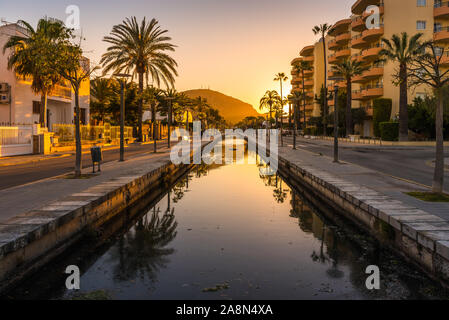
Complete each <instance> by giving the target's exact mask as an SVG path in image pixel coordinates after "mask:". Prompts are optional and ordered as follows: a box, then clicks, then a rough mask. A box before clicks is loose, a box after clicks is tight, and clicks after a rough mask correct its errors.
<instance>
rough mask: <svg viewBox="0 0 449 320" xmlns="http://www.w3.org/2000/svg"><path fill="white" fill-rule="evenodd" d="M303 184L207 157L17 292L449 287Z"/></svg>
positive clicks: (393, 292) (337, 294)
mask: <svg viewBox="0 0 449 320" xmlns="http://www.w3.org/2000/svg"><path fill="white" fill-rule="evenodd" d="M300 192H301V191H295V190H292V189H291V188H290V187H289V186H288V185H287V184H286V183H285V182H284V181H283V179H282V178H281V177H280V176H273V177H267V176H261V175H260V172H259V168H258V166H257V165H250V164H244V165H242V164H230V165H211V166H207V165H201V166H197V167H195V168H193V169H192V171H191V172H189V174H188V175H186V176H184V177H182V178H181V179H180V180H179V181H178V182H177V183H176V185H175V186H173V187H172V188H170V190H169V191H168V193H166V194H165V196H164V197H163V198H162V199H160V200H159V201H158V202H157V203H156V204H155V205H154V204H152V205H150V206H149V207H147V208H145V209H144V210H142V211H141V213H140V215H139V216H138V217H137V218H135V219H134V220H133V221H132V223H131V224H130V225H129V226H127V227H125V228H122V230H121V231H119V232H115V233H114V234H113V235H110V236H108V239H107V241H106V242H104V243H102V245H100V246H94V245H91V244H87V245H85V246H84V247H82V248H80V249H78V250H79V251H76V250H77V249H74V250H75V251H72V252H71V253H70V254H69V255H68V256H66V257H65V258H61V259H59V260H58V261H56V262H54V263H53V264H51V265H49V266H47V267H46V268H45V269H44V270H43V271H41V272H40V273H39V274H38V275H36V276H34V277H33V278H32V279H30V280H29V281H28V282H27V283H25V284H23V285H22V286H21V287H20V288H18V289H17V290H16V291H14V292H10V294H9V295H8V297H7V298H11V299H18V298H45V299H49V298H50V299H61V298H62V299H72V298H80V299H83V298H86V297H94V298H95V297H97V298H111V299H412V298H413V299H414V298H445V297H447V296H446V293H445V292H444V291H443V290H442V289H441V288H439V287H438V286H437V285H436V284H435V283H433V282H432V281H430V280H429V279H428V278H426V277H425V276H423V274H422V273H421V272H419V271H418V270H417V269H415V268H413V267H410V266H408V265H407V264H406V263H404V261H403V260H401V259H400V258H398V257H397V256H395V255H393V254H391V253H389V252H387V251H385V250H380V249H379V248H378V245H377V243H376V242H375V241H374V240H372V239H371V238H370V237H368V236H366V235H364V234H362V233H359V232H357V231H354V230H356V229H355V228H354V227H352V226H351V225H350V224H349V223H348V225H347V226H344V225H343V226H342V225H341V224H340V223H334V222H333V221H335V220H333V217H332V216H329V215H328V216H326V217H325V216H324V215H323V214H321V213H320V210H319V209H316V208H313V207H312V206H311V205H309V204H308V203H307V201H306V200H304V197H303V195H302V194H300ZM334 218H336V216H335V217H334ZM70 264H75V265H79V266H80V268H81V271H82V276H81V290H80V291H78V292H76V293H74V292H72V291H68V290H67V289H66V288H65V284H64V281H65V277H66V275H64V274H63V272H64V268H65V266H67V265H70ZM369 265H378V266H380V270H381V275H382V278H381V289H380V290H375V291H369V290H367V289H366V285H365V281H366V278H367V276H368V275H367V274H365V270H366V268H367V266H369Z"/></svg>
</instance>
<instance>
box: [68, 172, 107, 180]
mask: <svg viewBox="0 0 449 320" xmlns="http://www.w3.org/2000/svg"><path fill="white" fill-rule="evenodd" d="M97 176H99V174H96V173H90V174H82V175H80V176H79V177H75V174H73V173H71V174H68V175H65V176H63V177H62V179H80V180H83V179H91V178H94V177H97Z"/></svg>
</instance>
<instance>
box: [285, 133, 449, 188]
mask: <svg viewBox="0 0 449 320" xmlns="http://www.w3.org/2000/svg"><path fill="white" fill-rule="evenodd" d="M287 143H288V144H291V143H292V142H291V139H290V140H288V142H287ZM298 146H299V148H303V149H305V150H308V151H311V152H315V153H322V154H323V155H326V156H329V157H333V145H332V144H331V143H330V142H328V141H322V140H306V139H299V140H298ZM445 157H446V158H447V157H449V148H445ZM340 159H341V160H343V161H346V162H350V163H354V164H357V165H360V166H363V167H366V168H369V169H372V170H376V171H379V172H383V173H385V174H388V175H390V176H394V177H399V178H401V179H407V180H411V181H414V182H417V183H419V184H422V185H426V186H432V180H433V172H434V168H433V167H431V166H430V165H429V163H431V162H432V161H433V160H434V159H435V148H434V147H388V146H383V147H379V146H361V147H359V146H350V145H347V144H346V145H342V146H340ZM444 186H445V188H444V189H445V190H446V191H448V190H449V171H447V170H446V173H445V183H444Z"/></svg>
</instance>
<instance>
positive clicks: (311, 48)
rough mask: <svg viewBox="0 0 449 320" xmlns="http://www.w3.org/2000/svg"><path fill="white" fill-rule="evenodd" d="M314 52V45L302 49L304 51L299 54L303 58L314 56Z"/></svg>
mask: <svg viewBox="0 0 449 320" xmlns="http://www.w3.org/2000/svg"><path fill="white" fill-rule="evenodd" d="M314 50H315V46H314V45H311V46H307V47H304V48H302V50H301V52H300V53H299V54H300V55H301V56H303V57H307V56H311V55H313V51H314Z"/></svg>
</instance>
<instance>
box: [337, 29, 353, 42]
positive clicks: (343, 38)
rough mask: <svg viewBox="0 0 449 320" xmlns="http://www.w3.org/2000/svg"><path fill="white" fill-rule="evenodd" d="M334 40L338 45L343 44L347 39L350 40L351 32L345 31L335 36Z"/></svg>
mask: <svg viewBox="0 0 449 320" xmlns="http://www.w3.org/2000/svg"><path fill="white" fill-rule="evenodd" d="M335 41H336V42H337V44H339V45H345V44H347V43H348V42H349V41H351V33H349V32H347V33H343V34H340V35H339V36H337V37H335Z"/></svg>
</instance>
